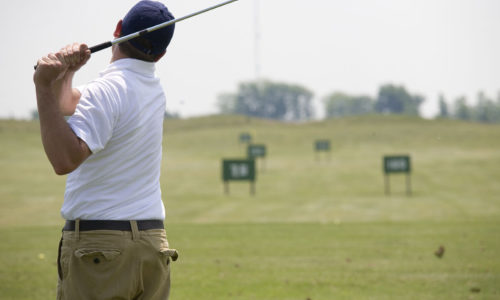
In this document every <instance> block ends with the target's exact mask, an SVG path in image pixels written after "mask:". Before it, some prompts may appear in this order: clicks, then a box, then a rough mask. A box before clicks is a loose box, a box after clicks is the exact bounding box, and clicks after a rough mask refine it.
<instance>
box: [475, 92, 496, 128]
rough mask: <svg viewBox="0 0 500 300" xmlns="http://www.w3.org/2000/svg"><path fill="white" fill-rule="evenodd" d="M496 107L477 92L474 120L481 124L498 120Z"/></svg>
mask: <svg viewBox="0 0 500 300" xmlns="http://www.w3.org/2000/svg"><path fill="white" fill-rule="evenodd" d="M498 109H499V107H498V105H495V103H494V102H493V100H491V99H488V98H487V97H486V94H485V93H483V92H479V93H478V95H477V104H476V106H475V107H474V119H475V120H477V121H479V122H483V123H493V122H495V121H500V120H498Z"/></svg>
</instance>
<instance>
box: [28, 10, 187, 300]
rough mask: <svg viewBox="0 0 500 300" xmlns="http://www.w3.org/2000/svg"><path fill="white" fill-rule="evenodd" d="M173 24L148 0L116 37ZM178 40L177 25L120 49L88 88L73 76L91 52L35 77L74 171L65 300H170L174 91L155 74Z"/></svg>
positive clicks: (42, 106)
mask: <svg viewBox="0 0 500 300" xmlns="http://www.w3.org/2000/svg"><path fill="white" fill-rule="evenodd" d="M172 19H173V16H172V14H171V13H170V12H169V11H168V9H167V8H166V7H165V6H164V5H163V4H161V3H160V2H156V1H149V0H144V1H140V2H139V3H137V4H136V5H135V6H134V7H132V9H131V10H130V11H129V12H128V13H127V15H126V16H125V17H124V18H123V20H120V21H119V22H118V24H117V25H116V29H115V31H114V37H115V38H118V37H120V36H124V35H128V34H130V33H133V32H137V31H140V30H143V29H144V28H147V27H151V26H154V25H156V24H159V23H163V22H166V21H169V20H172ZM173 33H174V25H171V26H167V27H164V28H162V29H159V30H156V31H153V32H151V33H148V34H146V35H141V36H140V37H138V38H135V39H132V40H129V41H127V42H123V43H120V44H117V45H113V47H112V57H111V62H110V64H109V65H108V67H107V68H106V69H105V70H104V71H102V72H101V73H100V77H99V78H97V79H95V80H94V81H92V82H90V83H89V84H87V85H86V86H84V87H82V88H78V89H75V88H73V87H72V79H73V75H74V74H75V72H77V71H78V70H79V69H80V68H81V67H82V66H83V65H85V63H87V61H88V60H89V58H90V50H89V49H88V47H87V45H85V44H77V43H75V44H72V45H68V46H66V47H64V48H62V49H61V50H60V51H59V52H57V53H51V54H48V55H47V56H44V57H42V58H41V59H39V60H38V65H37V68H36V71H35V74H34V76H33V79H34V83H35V87H36V98H37V104H38V112H39V117H40V128H41V136H42V143H43V147H44V149H45V152H46V154H47V157H48V159H49V161H50V163H51V164H52V166H53V168H54V170H55V172H56V173H57V174H59V175H63V174H69V175H68V177H67V182H66V191H65V195H64V203H63V205H62V208H61V214H62V216H63V217H64V219H66V224H65V226H64V228H63V233H62V239H61V243H60V246H59V255H58V273H59V280H58V288H57V299H70V300H75V299H146V300H151V299H168V296H169V291H170V262H171V261H172V260H175V259H176V258H177V252H176V251H175V250H174V249H170V248H169V246H168V242H167V238H166V233H165V229H164V224H163V220H164V218H165V208H164V206H163V202H162V198H161V190H160V165H161V157H162V135H163V132H162V131H163V115H164V111H165V94H164V92H163V89H162V87H161V85H160V81H159V79H158V78H157V77H155V73H154V72H155V62H157V61H158V60H160V59H161V58H162V57H163V56H164V54H165V52H166V48H167V46H168V44H169V43H170V40H171V39H172V36H173ZM64 116H71V117H70V118H69V119H68V120H67V121H66V120H65V118H64Z"/></svg>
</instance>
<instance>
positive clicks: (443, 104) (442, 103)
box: [439, 95, 450, 118]
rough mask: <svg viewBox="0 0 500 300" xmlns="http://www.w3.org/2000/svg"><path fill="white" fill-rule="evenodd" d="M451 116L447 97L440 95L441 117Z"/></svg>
mask: <svg viewBox="0 0 500 300" xmlns="http://www.w3.org/2000/svg"><path fill="white" fill-rule="evenodd" d="M449 116H450V112H449V110H448V104H447V103H446V99H445V98H444V96H443V95H439V117H441V118H448V117H449Z"/></svg>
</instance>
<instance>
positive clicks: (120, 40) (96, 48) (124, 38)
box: [34, 0, 238, 70]
mask: <svg viewBox="0 0 500 300" xmlns="http://www.w3.org/2000/svg"><path fill="white" fill-rule="evenodd" d="M235 1H238V0H228V1H225V2H222V3H219V4H217V5H214V6H210V7H208V8H205V9H202V10H200V11H197V12H194V13H192V14H189V15H186V16H184V17H181V18H177V19H173V20H170V21H167V22H164V23H160V24H158V25H155V26H152V27H149V28H146V29H143V30H141V31H138V32H134V33H131V34H129V35H126V36H122V37H120V38H117V39H114V40H112V41H107V42H104V43H101V44H99V45H95V46H92V47H90V48H89V50H90V53H95V52H98V51H101V50H103V49H106V48H109V47H111V46H113V45H116V44H120V43H123V42H126V41H128V40H131V39H133V38H136V37H138V36H142V35H145V34H147V33H149V32H152V31H155V30H158V29H161V28H164V27H167V26H169V25H172V24H174V23H177V22H180V21H182V20H186V19H189V18H191V17H194V16H197V15H199V14H202V13H204V12H207V11H209V10H212V9H215V8H218V7H221V6H224V5H226V4H229V3H232V2H235ZM36 67H37V66H36V65H35V66H34V68H35V70H36Z"/></svg>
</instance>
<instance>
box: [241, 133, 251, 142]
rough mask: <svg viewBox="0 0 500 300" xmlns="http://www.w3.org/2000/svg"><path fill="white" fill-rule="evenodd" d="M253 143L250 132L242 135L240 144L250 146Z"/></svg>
mask: <svg viewBox="0 0 500 300" xmlns="http://www.w3.org/2000/svg"><path fill="white" fill-rule="evenodd" d="M251 142H252V136H251V135H250V133H248V132H242V133H241V134H240V144H250V143H251Z"/></svg>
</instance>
